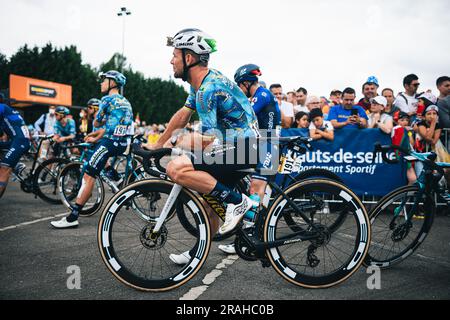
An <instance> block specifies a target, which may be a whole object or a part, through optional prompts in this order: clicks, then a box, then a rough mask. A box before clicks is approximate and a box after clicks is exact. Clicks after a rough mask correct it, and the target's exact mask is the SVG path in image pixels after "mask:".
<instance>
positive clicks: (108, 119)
mask: <svg viewBox="0 0 450 320" xmlns="http://www.w3.org/2000/svg"><path fill="white" fill-rule="evenodd" d="M100 80H101V91H102V93H106V94H107V96H104V97H103V98H102V99H101V102H100V107H99V111H98V113H97V116H96V118H95V121H94V126H95V127H101V126H104V130H105V131H104V134H103V137H102V138H101V139H100V141H99V142H98V143H97V144H96V147H95V149H94V151H93V154H92V156H91V157H90V159H89V160H88V161H87V163H85V166H86V173H85V175H84V177H83V185H82V187H81V189H80V192H79V194H78V197H77V200H76V202H75V205H74V206H73V208H72V211H71V213H70V214H69V215H68V216H67V217H63V218H62V219H61V220H59V221H52V222H51V225H52V226H53V227H55V228H58V229H62V228H74V227H78V216H79V212H80V211H81V209H82V208H83V206H84V205H85V204H86V202H87V201H88V200H89V198H90V197H91V194H92V189H93V188H94V184H95V179H96V177H97V176H98V175H99V174H100V171H101V170H102V169H103V168H104V167H105V165H106V162H107V161H108V158H109V157H113V156H118V155H120V154H122V153H124V152H125V150H126V148H127V146H128V145H129V143H130V138H129V130H130V127H131V125H132V123H133V110H132V108H131V104H130V102H129V101H128V100H127V99H126V98H125V97H124V96H122V95H120V94H119V90H120V88H122V87H123V86H125V84H126V78H125V76H124V75H123V74H122V73H120V72H118V71H114V70H112V71H108V72H106V73H101V74H100Z"/></svg>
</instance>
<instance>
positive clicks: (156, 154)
mask: <svg viewBox="0 0 450 320" xmlns="http://www.w3.org/2000/svg"><path fill="white" fill-rule="evenodd" d="M131 150H132V152H133V153H134V154H135V155H138V156H140V157H142V160H143V161H142V164H143V166H144V170H145V171H146V172H147V173H148V174H150V175H152V176H154V177H160V176H161V175H164V176H165V175H166V169H165V168H163V166H161V163H160V161H161V159H162V158H163V157H165V156H168V155H171V154H172V149H171V148H162V149H157V150H144V149H143V148H142V147H141V146H140V145H139V144H137V143H133V145H132V148H131ZM152 166H153V167H156V168H157V169H158V170H159V171H156V170H154V169H152Z"/></svg>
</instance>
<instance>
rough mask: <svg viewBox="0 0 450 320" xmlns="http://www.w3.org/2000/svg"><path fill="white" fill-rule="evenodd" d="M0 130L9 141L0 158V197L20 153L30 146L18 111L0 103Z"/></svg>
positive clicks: (23, 122)
mask: <svg viewBox="0 0 450 320" xmlns="http://www.w3.org/2000/svg"><path fill="white" fill-rule="evenodd" d="M0 132H4V133H6V135H7V136H8V138H9V141H8V142H7V143H6V144H4V146H7V147H8V151H7V152H6V154H5V156H4V157H3V158H2V159H0V198H1V197H2V195H3V193H4V192H5V190H6V186H7V184H8V180H9V176H10V175H11V172H12V170H13V169H14V168H15V167H16V165H17V163H18V162H19V160H20V158H21V157H22V155H23V154H24V153H25V152H27V151H28V149H29V148H30V133H29V131H28V127H27V126H26V125H25V121H24V120H23V118H22V116H21V115H20V114H19V112H18V111H16V110H14V109H13V108H11V107H10V106H8V105H6V104H3V103H0Z"/></svg>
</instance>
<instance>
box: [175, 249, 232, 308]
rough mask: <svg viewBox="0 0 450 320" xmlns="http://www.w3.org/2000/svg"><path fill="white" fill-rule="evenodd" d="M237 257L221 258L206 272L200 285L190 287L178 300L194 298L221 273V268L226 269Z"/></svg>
mask: <svg viewBox="0 0 450 320" xmlns="http://www.w3.org/2000/svg"><path fill="white" fill-rule="evenodd" d="M238 259H239V256H237V255H232V256H228V257H226V258H225V259H223V260H222V261H221V262H220V263H219V264H218V265H217V266H216V267H215V268H214V270H212V271H211V272H210V273H208V274H207V275H206V276H205V277H204V278H203V280H202V282H203V284H204V285H202V286H198V287H194V288H191V290H189V291H188V292H187V293H186V294H185V295H184V296H182V297H181V298H180V300H196V299H197V298H198V297H200V296H201V295H202V294H203V292H205V291H206V290H207V289H208V287H209V285H211V284H212V283H213V282H214V281H215V280H216V279H217V278H218V277H219V276H220V275H221V274H222V272H223V271H222V270H221V269H226V268H227V267H228V266H230V265H232V264H233V263H235V262H236V260H238Z"/></svg>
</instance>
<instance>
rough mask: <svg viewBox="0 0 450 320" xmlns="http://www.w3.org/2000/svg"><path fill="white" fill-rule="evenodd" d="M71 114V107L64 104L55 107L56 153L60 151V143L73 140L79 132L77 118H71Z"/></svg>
mask: <svg viewBox="0 0 450 320" xmlns="http://www.w3.org/2000/svg"><path fill="white" fill-rule="evenodd" d="M69 114H70V111H69V109H68V108H66V107H64V106H58V107H56V109H55V117H56V122H55V126H54V136H53V140H54V141H55V142H56V144H55V145H54V146H53V151H54V153H55V154H56V155H57V154H59V153H60V150H61V149H60V145H65V144H66V143H67V142H69V141H72V140H73V139H75V136H76V134H77V130H76V124H75V120H73V119H70V118H69V117H68V115H69Z"/></svg>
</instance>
